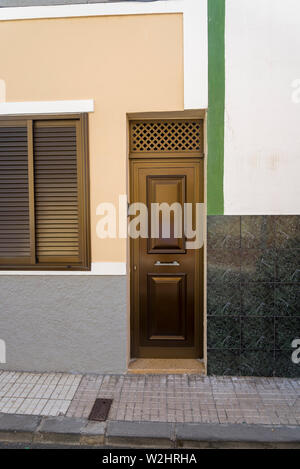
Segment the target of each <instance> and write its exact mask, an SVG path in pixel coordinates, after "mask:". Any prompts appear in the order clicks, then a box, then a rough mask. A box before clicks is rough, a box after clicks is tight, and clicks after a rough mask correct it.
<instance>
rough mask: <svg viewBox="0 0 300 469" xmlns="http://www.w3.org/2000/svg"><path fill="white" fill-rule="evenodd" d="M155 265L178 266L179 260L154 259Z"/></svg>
mask: <svg viewBox="0 0 300 469" xmlns="http://www.w3.org/2000/svg"><path fill="white" fill-rule="evenodd" d="M154 265H156V266H158V267H159V266H161V265H168V266H174V267H175V266H178V265H180V264H179V262H177V261H172V262H160V261H156V262H155V264H154Z"/></svg>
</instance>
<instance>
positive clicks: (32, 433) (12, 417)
mask: <svg viewBox="0 0 300 469" xmlns="http://www.w3.org/2000/svg"><path fill="white" fill-rule="evenodd" d="M0 441H5V442H22V443H24V442H28V443H43V444H55V443H56V444H71V445H72V444H74V445H91V446H92V445H95V446H102V445H106V446H111V447H113V446H117V447H124V448H300V426H271V425H246V424H196V423H167V422H126V421H108V422H91V421H88V420H86V419H76V418H69V417H64V416H61V417H42V416H35V415H16V414H0Z"/></svg>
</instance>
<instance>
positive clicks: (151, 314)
mask: <svg viewBox="0 0 300 469" xmlns="http://www.w3.org/2000/svg"><path fill="white" fill-rule="evenodd" d="M147 296H148V311H147V323H146V324H145V325H146V327H147V330H146V331H145V337H147V339H148V341H170V340H171V341H183V340H186V276H185V274H181V275H176V274H175V275H171V274H148V292H147Z"/></svg>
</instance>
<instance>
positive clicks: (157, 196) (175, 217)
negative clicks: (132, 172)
mask: <svg viewBox="0 0 300 469" xmlns="http://www.w3.org/2000/svg"><path fill="white" fill-rule="evenodd" d="M184 203H185V176H184V175H178V176H165V175H161V176H159V175H152V176H147V208H148V214H149V221H148V226H149V232H150V233H154V235H155V233H157V234H158V236H155V237H151V238H149V241H148V252H149V253H153V254H154V253H161V254H162V253H168V252H169V253H170V252H184V250H185V239H184V236H183V234H184V219H183V216H182V215H183V213H182V210H181V208H182V207H184ZM153 204H155V205H153ZM151 207H153V208H154V209H157V213H156V215H155V216H152V217H151V213H152V214H153V212H154V211H153V209H152V211H151ZM159 209H160V210H159Z"/></svg>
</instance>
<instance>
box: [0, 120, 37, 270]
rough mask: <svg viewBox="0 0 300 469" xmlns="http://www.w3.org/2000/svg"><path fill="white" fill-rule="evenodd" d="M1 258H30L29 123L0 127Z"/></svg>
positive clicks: (24, 259)
mask: <svg viewBox="0 0 300 469" xmlns="http://www.w3.org/2000/svg"><path fill="white" fill-rule="evenodd" d="M0 258H1V259H2V262H3V263H4V264H5V263H6V262H7V263H8V264H9V263H10V260H12V259H14V260H15V259H18V262H19V263H20V264H22V263H24V264H27V263H28V262H29V260H30V220H29V191H28V142H27V125H26V123H24V126H22V125H19V126H16V127H14V126H9V125H7V126H1V127H0Z"/></svg>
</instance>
